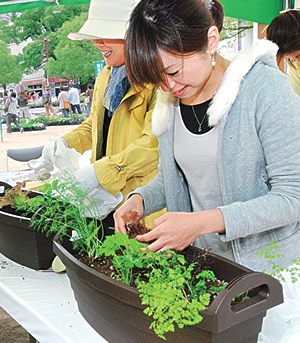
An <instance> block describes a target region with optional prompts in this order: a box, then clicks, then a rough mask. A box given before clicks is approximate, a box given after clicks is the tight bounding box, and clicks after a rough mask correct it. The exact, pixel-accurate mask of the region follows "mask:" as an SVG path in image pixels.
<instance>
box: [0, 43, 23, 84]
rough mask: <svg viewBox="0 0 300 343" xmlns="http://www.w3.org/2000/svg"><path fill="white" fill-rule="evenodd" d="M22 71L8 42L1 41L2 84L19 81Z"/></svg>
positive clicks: (0, 64)
mask: <svg viewBox="0 0 300 343" xmlns="http://www.w3.org/2000/svg"><path fill="white" fill-rule="evenodd" d="M21 79H22V73H21V71H20V68H19V66H18V64H17V60H16V56H14V55H12V54H11V53H10V50H9V49H8V48H7V46H6V44H5V43H4V42H3V41H0V84H1V85H3V86H6V85H7V84H9V83H19V82H20V81H21Z"/></svg>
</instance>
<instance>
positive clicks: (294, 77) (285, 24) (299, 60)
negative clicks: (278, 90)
mask: <svg viewBox="0 0 300 343" xmlns="http://www.w3.org/2000/svg"><path fill="white" fill-rule="evenodd" d="M266 37H267V39H268V40H270V41H272V42H274V43H276V44H277V45H278V47H279V49H278V52H277V63H278V65H279V66H280V65H281V64H282V62H283V60H284V59H285V60H286V61H287V75H288V79H289V81H290V83H291V85H292V87H293V89H294V91H295V92H296V93H297V94H298V95H299V96H300V10H296V9H295V10H288V11H284V12H282V13H281V14H279V15H278V16H277V17H276V18H274V19H273V20H272V22H271V23H270V25H269V26H268V27H267V31H266Z"/></svg>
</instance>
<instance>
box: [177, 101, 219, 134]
mask: <svg viewBox="0 0 300 343" xmlns="http://www.w3.org/2000/svg"><path fill="white" fill-rule="evenodd" d="M211 101H212V99H209V100H207V101H205V102H203V103H202V104H198V105H193V108H194V111H195V114H196V116H197V118H198V121H199V123H202V124H201V132H199V131H198V129H199V123H198V121H197V120H196V118H195V115H194V112H193V109H192V106H190V105H184V104H182V103H180V112H181V117H182V120H183V122H184V125H185V126H186V128H187V129H188V130H189V131H190V132H192V133H195V134H197V135H201V134H203V133H206V132H208V131H209V130H211V129H212V127H209V126H208V119H207V115H206V114H207V109H208V106H209V104H210V102H211ZM204 116H206V117H205V119H204V120H203V117H204ZM202 120H203V122H202Z"/></svg>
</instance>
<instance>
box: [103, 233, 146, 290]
mask: <svg viewBox="0 0 300 343" xmlns="http://www.w3.org/2000/svg"><path fill="white" fill-rule="evenodd" d="M146 246H147V245H146V244H143V243H140V242H138V241H137V240H135V239H129V237H128V235H126V234H123V233H120V232H116V233H115V235H113V236H110V237H107V238H106V239H105V241H104V242H103V244H102V247H101V252H100V254H101V255H104V256H106V257H108V256H111V257H112V263H113V265H114V267H115V269H116V277H117V279H118V280H120V281H121V282H123V283H124V284H126V285H130V284H132V282H133V279H134V274H133V268H134V267H137V268H147V267H148V265H149V261H147V256H148V255H149V252H148V251H147V250H146V249H142V248H145V247H146ZM117 252H119V253H117Z"/></svg>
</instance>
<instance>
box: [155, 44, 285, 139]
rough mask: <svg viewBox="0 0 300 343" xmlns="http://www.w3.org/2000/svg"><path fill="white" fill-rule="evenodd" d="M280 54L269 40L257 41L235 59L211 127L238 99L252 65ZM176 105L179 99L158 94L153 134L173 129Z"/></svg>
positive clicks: (214, 107) (212, 112)
mask: <svg viewBox="0 0 300 343" xmlns="http://www.w3.org/2000/svg"><path fill="white" fill-rule="evenodd" d="M277 50H278V46H277V45H276V44H274V43H272V42H270V41H268V40H258V41H257V42H256V43H255V44H254V45H252V46H251V47H250V48H247V49H245V50H242V51H240V52H239V53H238V54H237V55H236V57H235V58H234V59H233V61H232V62H231V63H230V66H229V67H228V69H227V70H226V73H225V75H224V77H223V80H222V82H221V86H220V88H219V90H218V92H217V93H216V95H215V96H214V99H213V101H212V104H211V106H210V107H209V109H208V116H209V124H210V125H211V126H214V125H217V124H218V123H219V122H220V120H221V119H222V117H223V116H224V115H225V114H226V113H228V111H229V110H230V108H231V106H232V105H233V103H234V101H235V99H236V97H237V94H238V91H239V88H240V84H241V82H242V80H243V78H244V76H245V75H246V74H247V73H248V71H249V70H250V69H251V67H252V66H253V64H254V63H255V62H256V61H257V60H258V59H259V58H260V57H261V56H262V55H272V56H275V55H276V53H277ZM176 102H177V99H176V98H174V97H173V95H172V94H171V93H166V92H163V91H161V90H160V91H159V93H158V97H157V102H156V106H155V109H154V110H153V114H152V131H153V133H154V134H155V135H157V136H159V135H161V134H162V133H163V132H165V131H166V130H168V129H169V128H170V126H171V125H172V122H173V116H174V104H175V103H176Z"/></svg>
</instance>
